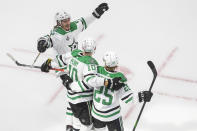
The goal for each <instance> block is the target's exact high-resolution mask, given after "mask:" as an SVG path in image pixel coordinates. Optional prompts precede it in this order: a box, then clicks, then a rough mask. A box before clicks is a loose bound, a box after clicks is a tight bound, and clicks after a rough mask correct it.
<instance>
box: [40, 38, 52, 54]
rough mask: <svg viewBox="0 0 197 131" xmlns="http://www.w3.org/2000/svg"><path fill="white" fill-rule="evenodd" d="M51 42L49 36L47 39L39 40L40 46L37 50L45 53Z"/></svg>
mask: <svg viewBox="0 0 197 131" xmlns="http://www.w3.org/2000/svg"><path fill="white" fill-rule="evenodd" d="M49 42H51V38H50V37H49V36H46V37H40V38H39V39H38V45H37V49H38V51H39V52H40V53H43V52H45V51H46V49H47V48H48V47H49Z"/></svg>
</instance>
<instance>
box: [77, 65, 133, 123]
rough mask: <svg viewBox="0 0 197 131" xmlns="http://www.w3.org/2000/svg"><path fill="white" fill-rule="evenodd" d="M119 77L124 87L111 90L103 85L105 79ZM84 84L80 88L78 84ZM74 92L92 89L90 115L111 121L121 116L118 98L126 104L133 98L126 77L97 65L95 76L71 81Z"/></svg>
mask: <svg viewBox="0 0 197 131" xmlns="http://www.w3.org/2000/svg"><path fill="white" fill-rule="evenodd" d="M115 77H121V78H122V79H121V81H122V82H124V83H125V87H123V88H121V89H120V90H118V91H112V90H110V89H107V88H106V87H105V86H104V80H105V79H113V78H115ZM81 83H83V84H84V85H86V87H84V88H82V87H83V86H82V87H80V85H82V84H81ZM73 85H75V88H74V89H73V90H75V91H76V92H80V91H82V90H83V91H84V90H86V91H88V90H90V89H93V90H94V92H93V105H92V116H93V117H94V118H96V119H98V120H100V121H105V122H109V121H113V120H115V119H117V118H119V117H120V116H121V113H120V111H121V108H120V100H121V101H123V102H125V103H126V104H127V103H129V102H130V101H132V100H133V98H134V95H133V92H132V91H131V89H130V88H129V87H128V85H127V79H126V78H125V76H124V75H123V74H122V73H120V72H109V71H107V70H106V69H105V68H104V67H101V66H97V76H96V75H94V76H90V77H88V78H85V79H84V80H83V81H80V82H79V81H78V82H73Z"/></svg>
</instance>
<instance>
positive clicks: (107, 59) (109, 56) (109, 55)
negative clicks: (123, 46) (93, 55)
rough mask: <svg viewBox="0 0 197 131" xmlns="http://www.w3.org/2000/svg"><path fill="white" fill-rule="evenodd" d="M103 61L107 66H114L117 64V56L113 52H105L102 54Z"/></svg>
mask: <svg viewBox="0 0 197 131" xmlns="http://www.w3.org/2000/svg"><path fill="white" fill-rule="evenodd" d="M103 61H104V63H105V65H106V66H108V67H116V66H117V65H118V57H117V55H116V53H115V52H112V51H109V52H106V53H105V54H104V56H103Z"/></svg>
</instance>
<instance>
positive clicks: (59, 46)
mask: <svg viewBox="0 0 197 131" xmlns="http://www.w3.org/2000/svg"><path fill="white" fill-rule="evenodd" d="M95 19H96V18H95V17H94V16H92V15H91V16H89V17H86V18H80V19H78V20H76V21H73V22H71V23H70V30H69V31H66V30H64V29H63V28H61V27H60V26H59V27H56V28H54V29H53V30H52V31H51V34H50V35H47V36H45V37H50V38H51V40H50V41H49V45H48V47H53V49H54V50H55V51H56V52H57V54H58V55H61V54H65V53H68V52H71V51H72V50H74V49H77V48H78V42H77V37H78V35H79V33H80V32H82V31H83V30H85V29H86V28H87V27H88V26H89V25H90V24H91V23H92V22H93V21H94V20H95Z"/></svg>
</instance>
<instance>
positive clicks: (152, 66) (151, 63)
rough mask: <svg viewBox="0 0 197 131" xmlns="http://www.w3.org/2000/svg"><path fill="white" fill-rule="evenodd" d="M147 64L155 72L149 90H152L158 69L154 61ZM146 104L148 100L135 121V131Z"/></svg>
mask: <svg viewBox="0 0 197 131" xmlns="http://www.w3.org/2000/svg"><path fill="white" fill-rule="evenodd" d="M147 64H148V66H149V67H150V69H151V70H152V72H153V80H152V83H151V86H150V88H149V91H151V90H152V87H153V84H154V82H155V79H156V78H157V70H156V68H155V65H154V64H153V62H152V61H148V62H147ZM145 105H146V102H144V103H143V106H142V108H141V110H140V113H139V115H138V118H137V120H136V122H135V125H134V128H133V131H135V129H136V127H137V124H138V122H139V119H140V116H141V114H142V111H143V110H144V107H145Z"/></svg>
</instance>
